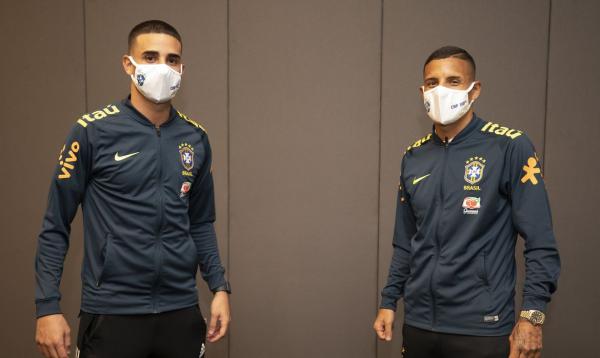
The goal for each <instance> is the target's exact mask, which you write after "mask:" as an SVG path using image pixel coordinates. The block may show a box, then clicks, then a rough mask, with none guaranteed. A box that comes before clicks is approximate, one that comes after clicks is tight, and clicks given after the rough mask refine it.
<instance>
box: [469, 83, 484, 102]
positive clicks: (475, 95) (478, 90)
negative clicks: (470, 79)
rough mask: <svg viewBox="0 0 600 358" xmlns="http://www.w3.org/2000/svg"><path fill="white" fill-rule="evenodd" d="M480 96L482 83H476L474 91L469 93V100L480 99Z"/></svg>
mask: <svg viewBox="0 0 600 358" xmlns="http://www.w3.org/2000/svg"><path fill="white" fill-rule="evenodd" d="M480 94H481V82H479V81H475V84H474V85H473V89H472V90H471V92H470V93H469V100H470V101H474V100H476V99H477V98H479V95H480Z"/></svg>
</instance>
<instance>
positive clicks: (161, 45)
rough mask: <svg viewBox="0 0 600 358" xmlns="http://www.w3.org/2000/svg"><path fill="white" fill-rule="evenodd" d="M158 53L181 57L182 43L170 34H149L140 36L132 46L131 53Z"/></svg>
mask: <svg viewBox="0 0 600 358" xmlns="http://www.w3.org/2000/svg"><path fill="white" fill-rule="evenodd" d="M146 51H156V52H158V53H169V54H178V55H181V43H180V42H179V40H177V39H176V38H175V37H173V36H171V35H168V34H158V33H149V34H141V35H138V36H137V37H136V38H135V40H134V41H133V43H132V45H131V52H134V53H143V52H146Z"/></svg>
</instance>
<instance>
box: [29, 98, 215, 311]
mask: <svg viewBox="0 0 600 358" xmlns="http://www.w3.org/2000/svg"><path fill="white" fill-rule="evenodd" d="M79 204H81V206H82V210H83V222H84V259H83V267H82V272H81V279H82V298H81V309H82V310H83V311H85V312H89V313H99V314H147V313H158V312H164V311H171V310H175V309H180V308H184V307H189V306H193V305H195V304H197V302H198V294H197V289H196V272H197V268H198V266H199V267H200V270H201V272H202V276H203V278H204V279H205V280H206V281H207V282H208V285H209V288H210V289H215V288H217V287H219V286H223V285H225V284H226V281H225V276H224V272H225V270H224V269H223V267H222V265H221V261H220V258H219V252H218V247H217V240H216V235H215V230H214V227H213V222H214V220H215V208H214V190H213V178H212V174H211V150H210V145H209V142H208V137H207V135H206V132H205V131H204V129H203V128H202V127H201V126H200V125H199V124H197V123H196V122H194V121H192V120H190V119H188V118H187V117H186V116H185V115H183V114H181V113H179V112H177V111H176V110H175V109H174V108H171V113H170V117H169V119H168V121H167V122H165V123H164V124H162V125H161V126H160V127H158V128H157V127H155V126H154V125H153V124H152V123H151V122H150V121H149V120H148V119H147V118H145V117H144V116H143V115H142V114H141V113H139V112H138V111H137V110H136V109H135V108H133V106H132V105H131V102H130V101H129V100H125V101H123V102H122V103H118V104H112V105H108V106H106V107H105V108H102V109H99V110H97V111H94V112H92V113H89V114H86V115H83V116H82V117H81V118H79V119H78V120H77V122H76V123H75V125H74V126H73V129H72V131H71V133H70V135H69V137H68V138H67V141H66V143H65V145H64V147H63V149H62V151H61V153H60V158H59V163H58V166H57V169H56V172H55V174H54V177H53V180H52V183H51V186H50V194H49V198H48V208H47V211H46V214H45V217H44V221H43V226H42V230H41V233H40V235H39V238H38V247H37V254H36V259H35V271H36V283H37V285H36V300H35V301H36V308H37V316H38V317H40V316H44V315H49V314H54V313H59V312H60V307H59V300H60V297H61V296H60V293H59V286H60V279H61V275H62V269H63V260H64V258H65V255H66V253H67V249H68V247H69V234H70V225H71V221H72V220H73V217H74V216H75V213H76V212H77V207H78V205H79Z"/></svg>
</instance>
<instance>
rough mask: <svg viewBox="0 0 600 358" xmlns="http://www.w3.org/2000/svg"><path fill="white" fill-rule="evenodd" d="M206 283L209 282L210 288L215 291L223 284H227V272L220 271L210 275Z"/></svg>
mask: <svg viewBox="0 0 600 358" xmlns="http://www.w3.org/2000/svg"><path fill="white" fill-rule="evenodd" d="M205 280H206V283H207V284H208V289H209V290H211V291H212V292H214V291H215V290H216V289H217V288H219V287H221V286H225V285H227V280H226V279H225V273H223V272H218V273H215V274H212V275H210V276H209V277H206V278H205Z"/></svg>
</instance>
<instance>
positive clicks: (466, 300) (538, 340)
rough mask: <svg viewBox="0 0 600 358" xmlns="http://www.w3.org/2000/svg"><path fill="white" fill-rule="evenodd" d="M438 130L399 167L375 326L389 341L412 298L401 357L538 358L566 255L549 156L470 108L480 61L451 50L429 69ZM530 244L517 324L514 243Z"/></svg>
mask: <svg viewBox="0 0 600 358" xmlns="http://www.w3.org/2000/svg"><path fill="white" fill-rule="evenodd" d="M423 78H424V82H423V86H422V87H421V91H422V95H423V100H424V104H425V109H426V111H427V114H428V115H429V117H431V119H432V120H433V121H434V125H433V130H432V133H430V134H428V135H427V136H425V137H424V138H422V139H420V140H418V141H416V142H415V143H414V144H413V145H411V146H410V147H409V148H408V149H407V151H406V153H405V154H404V158H403V160H402V168H401V175H400V184H399V191H398V200H397V211H396V222H395V231H394V239H393V248H394V252H393V257H392V262H391V265H390V270H389V276H388V281H387V285H386V286H385V288H384V289H383V291H382V293H381V295H382V302H381V306H380V310H379V313H378V315H377V318H376V320H375V323H374V329H375V331H376V332H377V335H378V336H379V338H380V339H382V340H387V341H389V340H391V338H392V329H393V321H394V311H395V310H396V303H397V301H398V299H400V298H403V300H404V313H405V314H404V326H403V330H402V331H403V349H402V351H403V355H404V356H405V357H407V358H414V357H427V358H435V357H461V358H463V357H498V358H500V357H503V358H505V357H509V356H510V357H511V358H519V357H539V356H540V354H541V348H542V324H543V323H544V319H545V311H546V307H547V303H548V302H549V301H550V297H551V295H552V293H553V292H554V291H555V290H556V286H557V280H558V276H559V272H560V260H559V255H558V251H557V247H556V241H555V238H554V234H553V230H552V222H551V215H550V207H549V203H548V197H547V195H546V190H545V188H544V179H543V177H542V171H541V167H540V159H539V157H538V155H537V154H536V152H535V149H534V147H533V145H532V144H531V141H530V140H529V139H528V138H527V136H526V135H525V134H524V133H523V132H522V131H520V130H515V129H511V128H508V127H506V126H504V125H501V124H497V123H492V122H486V121H484V120H483V119H481V118H479V117H478V116H477V115H475V113H474V112H473V108H472V104H473V102H474V101H475V100H476V99H477V98H478V97H479V95H480V92H481V84H480V82H479V81H478V80H477V79H476V76H475V61H474V60H473V58H472V56H471V55H470V54H469V53H468V52H467V51H465V50H464V49H461V48H457V47H452V46H447V47H442V48H440V49H438V50H436V51H435V52H433V53H432V54H431V55H430V56H429V58H428V59H427V60H426V62H425V67H424V71H423ZM517 234H519V235H521V236H522V237H523V239H524V240H525V252H524V254H525V266H526V276H525V285H524V289H523V304H522V307H521V311H520V314H519V319H518V321H517V322H516V324H515V308H514V294H515V272H516V269H515V257H514V255H515V243H516V239H517Z"/></svg>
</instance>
